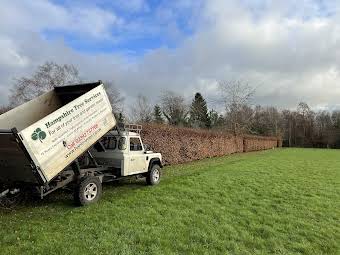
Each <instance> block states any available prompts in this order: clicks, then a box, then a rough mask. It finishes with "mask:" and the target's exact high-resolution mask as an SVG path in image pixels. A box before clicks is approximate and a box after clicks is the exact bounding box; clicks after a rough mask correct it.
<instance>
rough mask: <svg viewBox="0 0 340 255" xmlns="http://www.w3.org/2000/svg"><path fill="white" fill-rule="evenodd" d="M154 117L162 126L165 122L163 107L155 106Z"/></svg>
mask: <svg viewBox="0 0 340 255" xmlns="http://www.w3.org/2000/svg"><path fill="white" fill-rule="evenodd" d="M153 117H154V121H155V122H156V123H158V124H161V123H163V122H164V120H163V117H162V110H161V107H160V106H159V105H157V104H156V105H155V107H154V109H153Z"/></svg>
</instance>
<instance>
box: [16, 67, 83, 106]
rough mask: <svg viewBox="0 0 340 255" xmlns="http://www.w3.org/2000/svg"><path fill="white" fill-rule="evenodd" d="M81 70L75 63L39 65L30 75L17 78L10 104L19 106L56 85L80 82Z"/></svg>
mask: <svg viewBox="0 0 340 255" xmlns="http://www.w3.org/2000/svg"><path fill="white" fill-rule="evenodd" d="M79 82H80V77H79V72H78V70H77V68H76V67H74V66H73V65H58V64H57V63H54V62H46V63H45V64H43V65H41V66H38V69H37V71H36V72H35V73H34V74H33V75H32V76H30V77H21V78H19V79H15V84H14V87H13V89H12V90H11V94H10V105H11V106H17V105H19V104H22V103H25V102H27V101H29V100H31V99H32V98H35V97H37V96H40V95H41V94H43V93H44V92H46V91H48V90H51V89H53V87H55V86H63V85H66V84H72V83H79Z"/></svg>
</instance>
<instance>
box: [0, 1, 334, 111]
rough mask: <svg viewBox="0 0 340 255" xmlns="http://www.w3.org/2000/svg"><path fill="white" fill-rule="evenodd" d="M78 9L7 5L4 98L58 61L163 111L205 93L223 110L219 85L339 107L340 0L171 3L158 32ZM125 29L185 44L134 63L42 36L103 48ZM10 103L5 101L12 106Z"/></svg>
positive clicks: (281, 100)
mask: <svg viewBox="0 0 340 255" xmlns="http://www.w3.org/2000/svg"><path fill="white" fill-rule="evenodd" d="M125 2H128V1H125ZM79 3H81V2H78V4H77V5H74V6H67V7H61V6H59V5H55V4H51V3H50V2H48V1H41V0H37V1H30V2H28V1H21V2H20V4H19V3H18V2H15V1H5V2H3V3H2V7H1V9H0V15H1V16H2V19H1V21H0V25H1V26H0V33H1V37H0V49H1V51H2V52H4V54H2V56H1V57H0V81H1V84H2V87H1V88H2V89H3V90H4V91H8V86H9V85H10V80H11V77H15V76H18V75H24V74H28V73H30V72H32V70H34V68H35V67H36V65H38V64H41V63H43V62H44V61H45V60H54V61H58V62H59V63H72V64H75V65H76V66H78V68H79V69H80V71H81V73H82V75H83V76H85V77H87V78H88V79H94V80H97V79H103V80H105V79H110V80H111V79H112V80H114V81H115V82H116V84H117V85H118V86H119V87H120V88H121V89H122V90H123V92H124V94H125V96H126V97H127V102H129V101H131V97H133V96H136V95H138V94H139V93H144V94H146V95H147V96H149V97H151V98H152V101H153V102H155V103H156V102H157V100H158V95H159V93H160V92H161V91H163V90H165V89H172V90H175V91H179V92H180V93H182V94H183V95H184V96H185V97H186V98H188V99H189V98H191V96H193V93H195V92H196V91H200V92H201V93H202V94H203V96H206V97H207V98H208V102H209V103H210V105H211V106H213V107H215V108H216V107H218V105H217V102H218V98H219V91H218V89H217V86H216V83H217V81H218V80H223V79H243V80H246V81H248V82H249V83H250V84H253V85H254V86H256V87H257V93H256V99H255V101H256V103H259V104H267V105H276V106H279V107H294V106H296V105H297V104H298V102H299V101H301V100H304V101H306V102H307V103H308V104H310V105H312V106H314V107H316V108H321V107H329V108H334V107H338V106H339V103H338V98H339V96H340V89H339V88H340V87H339V83H340V76H339V72H340V22H339V21H340V14H339V12H338V11H339V6H340V3H339V1H332V5H329V6H328V4H330V3H328V2H327V3H326V5H325V6H320V4H319V1H312V0H308V1H299V2H297V1H293V0H289V1H250V0H242V1H236V0H235V1H222V0H210V1H189V0H179V1H174V3H172V4H169V3H167V2H165V3H163V4H162V5H161V6H160V7H159V8H158V9H157V10H156V11H155V12H154V13H152V14H151V13H150V15H153V16H154V19H155V20H156V21H157V23H158V24H159V26H158V27H157V24H156V26H155V27H152V26H151V25H149V26H146V25H145V24H144V25H143V23H141V22H140V21H139V20H129V21H126V20H125V19H124V18H122V17H119V16H117V14H116V13H113V12H112V11H109V10H106V9H105V10H104V9H100V8H99V7H95V8H90V7H84V6H80V5H79ZM129 3H130V4H131V6H125V7H124V8H129V9H130V10H131V12H133V11H138V10H139V11H147V12H151V10H150V6H148V5H147V4H146V2H145V1H141V0H138V1H137V0H135V1H132V2H129ZM143 6H144V7H143ZM92 7H93V6H92ZM145 8H147V9H145ZM188 9H191V10H192V11H190V12H187V10H188ZM185 13H186V14H188V13H190V14H191V16H190V17H185V19H186V20H187V21H188V22H189V21H190V22H189V23H190V26H191V29H192V34H190V35H188V34H186V35H185V34H181V30H178V31H177V29H179V28H180V27H179V24H178V17H179V14H181V15H185ZM151 23H152V19H151V20H148V24H151ZM122 27H123V28H124V27H129V29H131V30H130V32H131V33H130V34H129V36H131V34H133V32H132V31H136V33H137V32H138V31H139V33H142V32H141V30H145V31H144V32H145V33H161V31H162V29H163V30H164V31H166V32H165V34H168V38H171V37H174V38H177V36H179V37H181V40H180V42H181V43H180V44H179V45H178V46H177V47H176V48H174V49H168V48H165V47H161V48H158V49H151V50H148V51H147V52H146V53H145V54H144V55H143V56H141V57H135V58H132V59H131V58H130V56H126V55H125V56H124V55H123V54H121V55H118V54H84V53H79V52H76V51H75V50H73V49H71V48H69V47H68V46H66V45H65V43H64V42H63V41H45V40H44V39H43V38H42V37H41V34H40V33H41V31H44V30H45V29H55V30H62V31H66V32H70V33H76V34H79V35H81V36H83V35H89V36H90V37H91V38H95V40H99V41H98V43H100V38H101V37H102V36H103V37H107V38H111V37H112V33H111V31H119V29H123V28H122ZM167 28H168V29H169V30H168V31H167V30H166V29H167ZM164 31H163V32H164ZM163 35H164V34H163ZM183 36H184V37H183ZM84 39H85V38H84ZM175 40H176V39H175ZM5 95H6V93H3V94H2V95H1V96H2V98H1V96H0V101H2V102H4V101H5V100H6V99H5V97H4V96H5ZM129 98H130V99H129Z"/></svg>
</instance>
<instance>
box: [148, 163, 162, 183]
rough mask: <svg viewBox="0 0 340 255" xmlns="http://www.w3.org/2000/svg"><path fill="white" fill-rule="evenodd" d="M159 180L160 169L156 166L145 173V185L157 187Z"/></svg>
mask: <svg viewBox="0 0 340 255" xmlns="http://www.w3.org/2000/svg"><path fill="white" fill-rule="evenodd" d="M160 180H161V167H160V166H159V165H157V164H155V165H153V166H152V168H151V170H150V171H149V172H148V173H147V176H146V183H147V184H148V185H157V184H158V183H159V182H160Z"/></svg>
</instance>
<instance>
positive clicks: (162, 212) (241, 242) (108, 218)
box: [0, 149, 340, 254]
mask: <svg viewBox="0 0 340 255" xmlns="http://www.w3.org/2000/svg"><path fill="white" fill-rule="evenodd" d="M0 223H1V228H0V236H1V246H0V253H1V254H53V253H56V254H270V253H271V254H340V151H338V150H312V149H280V150H271V151H265V152H258V153H248V154H239V155H233V156H228V157H223V158H213V159H206V160H202V161H199V162H194V163H190V164H184V165H178V166H171V167H166V168H165V169H164V175H163V179H162V182H161V184H160V185H159V186H155V187H148V186H145V185H144V182H143V181H142V180H139V181H136V180H131V181H130V182H125V183H117V184H111V185H105V186H104V195H103V197H102V199H101V201H100V202H99V203H97V204H95V205H92V206H89V207H85V208H84V207H83V208H82V207H74V206H73V202H72V195H70V194H67V193H64V192H59V193H58V192H57V193H56V194H53V195H51V196H50V197H48V198H47V200H44V201H41V202H35V203H33V202H32V204H29V205H25V206H20V207H18V208H16V209H15V210H14V211H13V210H12V211H8V210H4V209H2V210H0Z"/></svg>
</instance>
